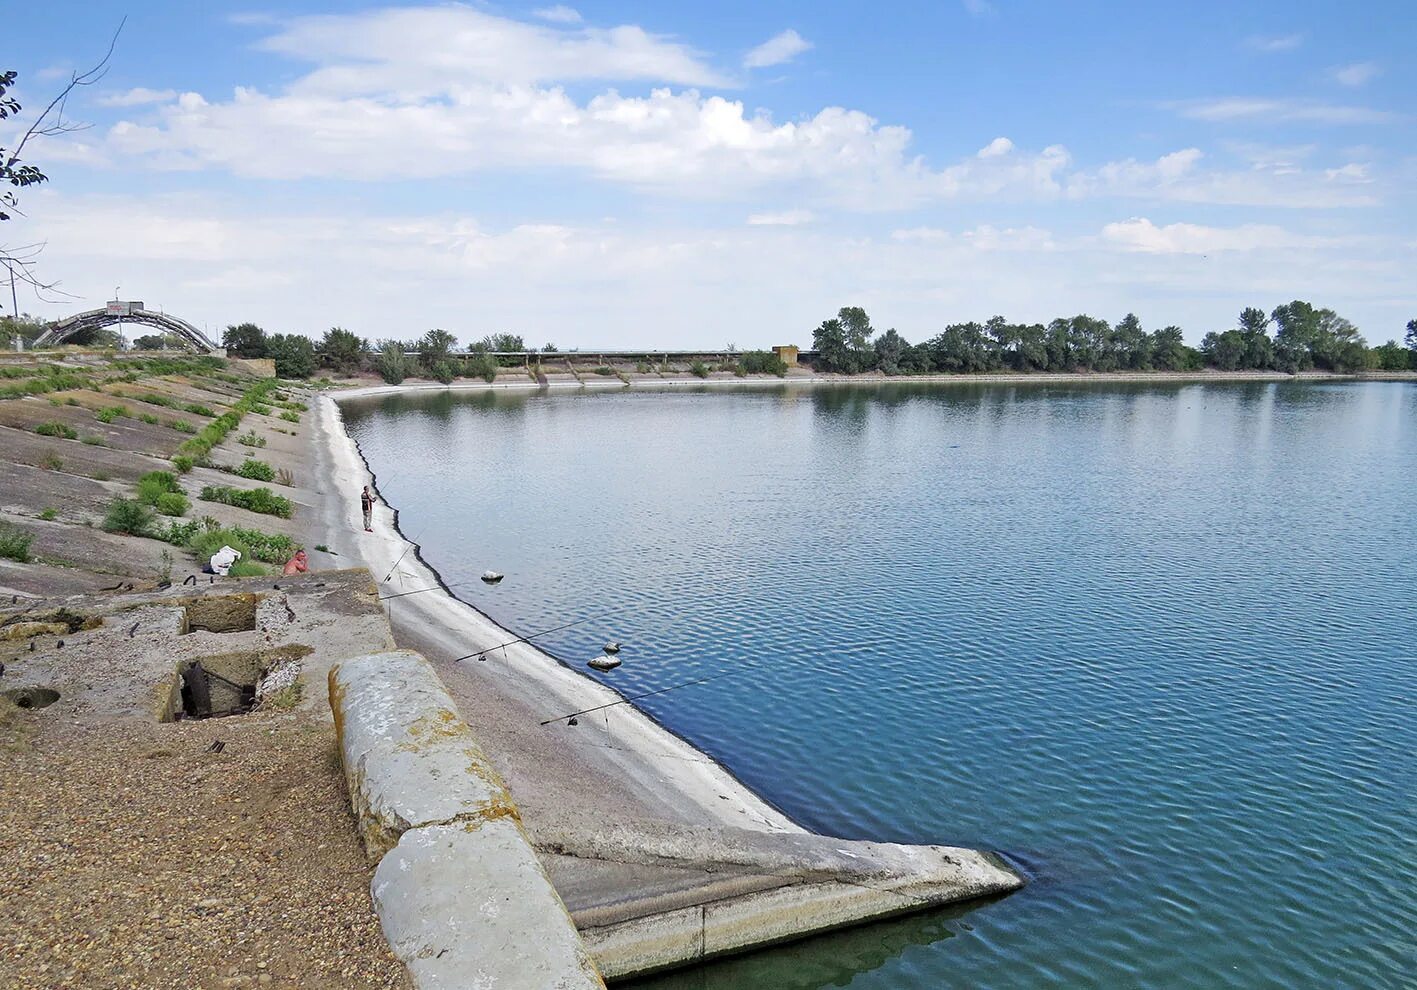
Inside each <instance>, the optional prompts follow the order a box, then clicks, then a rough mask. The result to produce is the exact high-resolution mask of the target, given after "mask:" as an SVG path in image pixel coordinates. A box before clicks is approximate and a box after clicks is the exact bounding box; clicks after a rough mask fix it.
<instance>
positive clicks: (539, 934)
mask: <svg viewBox="0 0 1417 990" xmlns="http://www.w3.org/2000/svg"><path fill="white" fill-rule="evenodd" d="M373 892H374V904H375V908H376V909H377V910H378V912H379V918H380V920H381V922H382V923H383V927H384V935H385V937H386V938H388V940H389V945H390V947H391V948H392V949H393V950H394V952H395V953H396V954H397V955H398V956H399V958H400V959H402V960H403V961H404V964H405V965H406V966H407V967H408V971H409V975H410V976H411V977H412V978H413V981H414V983H415V985H416V986H418V987H419V988H420V990H473V988H488V990H490V988H494V987H495V988H497V990H596V988H603V987H604V986H605V984H604V983H603V982H602V981H601V979H600V976H599V975H598V974H597V973H596V970H595V965H594V964H593V963H592V962H591V959H590V956H589V955H588V954H587V953H586V950H585V947H584V946H583V944H582V943H581V940H580V938H579V937H578V936H577V935H576V929H575V926H574V925H572V924H571V919H570V917H569V916H567V914H566V909H565V907H564V906H562V904H561V901H560V899H559V898H558V897H557V896H556V892H555V891H554V890H553V889H552V887H551V884H550V882H549V881H548V880H547V879H546V874H545V873H544V872H543V871H542V869H541V864H540V862H539V861H538V860H537V858H536V854H535V853H534V852H532V849H531V846H530V845H528V844H527V841H526V836H525V834H524V833H523V832H522V830H521V826H520V825H518V824H517V822H516V821H515V819H512V818H501V819H491V820H487V821H478V822H458V823H456V824H453V825H433V826H428V827H424V828H417V829H413V830H411V831H408V832H405V833H404V835H403V836H402V837H401V838H400V839H399V841H398V844H397V845H396V846H395V847H394V848H393V849H392V850H390V851H389V852H388V854H387V855H385V856H384V858H383V859H382V860H381V861H380V863H379V866H378V868H377V869H376V870H375V871H374V883H373Z"/></svg>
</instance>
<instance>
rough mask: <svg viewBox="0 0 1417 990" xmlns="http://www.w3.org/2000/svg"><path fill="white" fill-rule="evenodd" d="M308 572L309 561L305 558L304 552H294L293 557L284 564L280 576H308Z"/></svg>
mask: <svg viewBox="0 0 1417 990" xmlns="http://www.w3.org/2000/svg"><path fill="white" fill-rule="evenodd" d="M309 572H310V559H309V558H308V557H306V556H305V551H304V550H297V551H295V556H294V557H291V558H290V559H289V560H287V561H286V562H285V570H283V571H281V573H282V574H308V573H309Z"/></svg>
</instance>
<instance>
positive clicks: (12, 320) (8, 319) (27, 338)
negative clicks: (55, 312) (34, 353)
mask: <svg viewBox="0 0 1417 990" xmlns="http://www.w3.org/2000/svg"><path fill="white" fill-rule="evenodd" d="M46 325H47V324H46V323H45V322H44V321H43V320H41V319H40V318H39V317H37V316H30V315H29V314H28V313H21V314H20V315H19V316H18V317H16V316H0V346H4V347H5V348H7V349H9V348H12V347H14V346H15V338H16V337H18V338H19V339H20V340H22V341H24V344H25V346H26V347H28V346H30V344H32V343H34V339H35V338H36V337H38V336H39V335H40V334H42V333H44V328H45V326H46Z"/></svg>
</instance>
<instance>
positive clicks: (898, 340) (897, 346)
mask: <svg viewBox="0 0 1417 990" xmlns="http://www.w3.org/2000/svg"><path fill="white" fill-rule="evenodd" d="M909 347H910V343H909V341H907V340H906V339H905V338H904V337H902V336H901V335H900V334H898V333H896V332H895V328H894V327H892V328H891V329H889V330H887V331H886V332H885V333H883V334H881V335H880V336H879V337H877V338H876V367H877V368H879V369H880V370H881V371H884V372H885V373H886V374H888V375H898V374H900V371H901V368H900V359H901V356H902V355H903V354H904V353H905V352H906V350H907V349H908V348H909Z"/></svg>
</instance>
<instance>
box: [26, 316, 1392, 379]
mask: <svg viewBox="0 0 1417 990" xmlns="http://www.w3.org/2000/svg"><path fill="white" fill-rule="evenodd" d="M45 325H46V324H45V323H44V321H42V320H39V319H37V318H34V317H29V316H24V317H21V318H19V319H16V318H14V317H0V346H6V347H9V346H13V341H14V338H15V337H17V336H18V337H20V338H21V339H22V340H24V341H26V342H27V343H28V342H30V341H32V340H33V339H34V338H35V337H37V336H38V335H39V334H40V333H41V332H43V329H44V327H45ZM1406 330H1407V332H1406V336H1405V338H1404V342H1403V343H1402V344H1399V343H1398V342H1397V341H1396V340H1389V341H1388V342H1387V343H1385V344H1381V345H1379V346H1377V347H1369V346H1368V344H1367V342H1366V341H1365V340H1364V339H1363V337H1362V336H1361V335H1360V334H1359V333H1358V329H1357V328H1356V327H1354V326H1353V324H1352V323H1350V322H1349V321H1348V320H1345V319H1344V318H1343V317H1341V316H1339V315H1338V314H1337V313H1335V312H1334V311H1333V310H1331V309H1317V308H1315V307H1314V306H1312V305H1311V304H1310V303H1307V302H1303V301H1302V300H1295V301H1294V302H1290V303H1285V304H1284V305H1282V306H1277V307H1275V309H1274V310H1273V311H1272V312H1271V313H1269V314H1266V313H1265V312H1264V311H1263V310H1260V309H1256V308H1253V307H1250V308H1246V309H1244V310H1242V311H1241V312H1240V316H1239V319H1238V320H1237V321H1236V325H1235V326H1234V327H1231V328H1229V329H1227V330H1220V331H1216V332H1213V333H1209V334H1206V336H1205V338H1204V339H1203V340H1202V341H1201V345H1200V347H1199V348H1195V347H1191V346H1189V345H1188V344H1186V343H1185V341H1184V340H1183V338H1182V334H1181V329H1180V328H1179V327H1175V326H1168V327H1164V328H1162V329H1159V330H1153V331H1147V330H1145V329H1144V328H1143V327H1142V324H1141V321H1140V320H1139V319H1138V318H1137V317H1136V316H1135V315H1134V314H1131V313H1128V314H1127V315H1126V316H1125V317H1123V318H1122V319H1121V320H1119V321H1117V323H1116V324H1115V325H1113V324H1109V323H1108V322H1107V321H1106V320H1102V319H1098V318H1095V317H1091V316H1086V315H1080V316H1072V317H1062V318H1059V319H1056V320H1053V321H1052V322H1051V323H1048V324H1046V325H1045V324H1042V323H1032V324H1022V323H1010V322H1008V321H1007V320H1006V319H1004V318H1003V317H1002V316H996V317H994V318H993V319H991V320H988V321H987V322H985V323H975V322H970V323H955V324H951V325H949V326H947V327H945V328H944V329H943V330H942V331H940V333H938V334H936V335H935V336H933V337H931V338H929V339H928V340H925V341H922V342H921V343H918V344H912V343H910V342H909V341H907V340H906V339H905V338H904V337H902V336H901V335H900V334H899V333H897V332H896V331H895V330H894V329H891V330H886V331H884V332H882V333H879V334H878V333H877V332H876V330H875V328H874V327H872V326H871V320H870V317H869V316H867V315H866V311H865V310H864V309H862V308H861V307H859V306H847V307H843V308H842V309H841V310H840V311H839V312H838V313H837V315H836V316H834V317H832V318H831V319H828V320H824V321H823V322H822V323H821V325H820V326H818V327H817V328H816V330H815V331H813V334H812V345H813V346H812V349H813V350H815V351H816V352H817V356H816V357H815V359H814V360H813V361H812V364H813V367H814V368H815V370H817V371H824V372H837V373H842V374H860V373H863V372H871V371H879V372H882V373H884V374H887V375H915V374H987V373H990V372H1024V373H1026V372H1080V371H1082V372H1087V371H1096V372H1109V371H1113V372H1115V371H1194V370H1200V369H1202V368H1215V369H1218V370H1221V371H1243V370H1255V371H1281V372H1288V373H1295V372H1299V371H1307V370H1310V369H1318V370H1322V371H1334V372H1354V371H1371V370H1376V371H1409V370H1410V371H1417V319H1414V320H1410V321H1408V324H1407V328H1406ZM1271 331H1272V332H1271ZM98 333H100V334H104V335H106V336H105V339H102V340H93V341H84V343H86V344H89V345H91V346H92V345H97V346H121V341H120V340H118V339H117V335H116V333H114V332H113V331H111V330H101V331H98ZM109 337H111V338H112V339H109ZM133 344H134V346H135V347H136V348H137V349H139V350H161V349H172V350H176V349H180V348H181V347H182V341H180V340H178V339H177V338H175V337H172V336H170V335H164V334H149V335H146V336H141V337H138V338H137V339H136V340H135V341H134V342H133ZM222 344H223V345H224V346H225V347H226V349H227V353H228V354H230V355H232V356H233V357H244V358H271V359H273V360H274V361H275V365H276V373H277V374H278V375H280V376H281V377H282V378H309V377H311V376H312V375H314V374H315V373H316V372H317V371H319V370H320V369H328V370H330V371H334V372H336V373H339V374H356V373H359V372H361V371H373V372H376V373H377V374H379V375H380V376H381V377H382V378H383V379H384V380H385V381H387V382H389V383H391V384H398V383H399V382H401V381H403V380H404V379H405V378H408V377H412V376H422V377H426V378H432V379H435V380H437V381H441V382H451V381H452V380H453V379H454V378H484V379H486V380H487V381H491V380H492V379H493V378H495V377H496V374H497V368H498V366H499V359H498V358H497V357H496V356H495V355H496V352H507V351H521V352H525V351H536V352H539V353H542V354H555V353H558V351H557V348H556V345H554V344H546V345H544V346H543V347H541V348H539V349H538V348H528V347H527V346H526V344H525V341H524V340H523V339H522V337H520V336H519V335H516V334H511V333H497V334H492V335H490V336H487V337H483V338H482V339H481V340H478V341H475V342H473V343H472V344H471V345H470V346H469V347H468V350H467V352H466V353H455V351H456V348H457V346H458V340H457V338H456V337H455V336H453V335H452V334H451V333H449V332H448V331H446V330H441V329H434V330H429V331H428V332H427V333H425V334H423V336H421V337H419V338H417V339H415V340H407V341H403V340H380V341H377V342H376V343H375V344H373V345H372V346H371V345H370V342H369V341H368V340H367V339H365V338H362V337H360V336H358V335H357V334H355V333H353V332H351V331H349V330H346V329H344V328H342V327H332V328H330V329H329V330H328V331H326V332H325V334H324V336H323V337H322V338H320V339H319V340H312V339H311V338H309V337H306V336H304V335H303V334H298V333H290V334H281V333H275V334H267V333H266V332H265V331H264V330H262V329H261V328H260V327H259V326H257V325H256V324H254V323H240V324H234V325H232V326H229V327H227V328H226V331H225V332H224V333H223V334H222ZM728 350H729V351H730V352H731V351H733V348H732V347H731V346H730V347H729V348H728ZM733 358H734V360H733V361H732V363H731V365H724V366H722V368H721V369H711V368H704V369H702V371H703V373H705V374H706V373H707V372H708V371H711V370H732V371H737V372H739V373H744V374H753V373H768V374H778V375H781V374H783V373H785V372H786V370H787V369H786V366H785V365H783V364H782V363H781V361H779V360H778V359H777V357H776V356H775V355H773V354H771V353H769V352H766V351H747V352H743V353H735V354H734V355H733ZM507 361H508V359H501V360H500V363H503V364H505V363H507ZM512 363H517V364H519V363H520V361H516V362H512ZM692 370H693V371H694V373H695V374H700V367H699V366H698V365H696V366H695V367H694V368H693V369H692Z"/></svg>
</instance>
